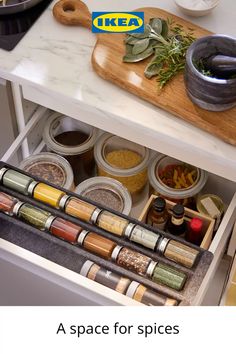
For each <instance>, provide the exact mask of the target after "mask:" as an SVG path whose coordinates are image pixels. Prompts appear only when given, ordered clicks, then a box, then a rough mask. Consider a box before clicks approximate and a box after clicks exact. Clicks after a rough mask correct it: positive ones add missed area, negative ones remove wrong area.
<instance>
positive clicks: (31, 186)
mask: <svg viewBox="0 0 236 354" xmlns="http://www.w3.org/2000/svg"><path fill="white" fill-rule="evenodd" d="M37 184H39V182H37V181H33V182H31V183H30V185H29V187H28V191H27V192H28V194H29V195H31V196H32V195H33V193H34V188H35V187H36V186H37Z"/></svg>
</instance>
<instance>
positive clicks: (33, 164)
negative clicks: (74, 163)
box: [20, 152, 74, 189]
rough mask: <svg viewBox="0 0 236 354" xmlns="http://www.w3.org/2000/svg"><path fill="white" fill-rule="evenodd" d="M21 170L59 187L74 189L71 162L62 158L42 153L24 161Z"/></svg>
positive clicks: (49, 153)
mask: <svg viewBox="0 0 236 354" xmlns="http://www.w3.org/2000/svg"><path fill="white" fill-rule="evenodd" d="M20 168H21V169H22V170H24V171H26V172H28V173H30V174H31V175H32V176H34V177H40V178H42V179H44V180H46V181H47V182H50V183H53V184H55V185H57V186H60V187H63V188H66V189H72V188H73V184H74V175H73V171H72V168H71V166H70V164H69V162H68V161H67V160H66V159H65V158H64V157H62V156H59V155H57V154H53V153H51V152H42V153H39V154H36V155H32V156H29V157H27V158H26V159H24V160H23V161H22V162H21V163H20Z"/></svg>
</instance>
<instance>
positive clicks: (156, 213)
mask: <svg viewBox="0 0 236 354" xmlns="http://www.w3.org/2000/svg"><path fill="white" fill-rule="evenodd" d="M168 218H169V215H168V212H167V210H166V201H165V199H163V198H161V197H158V198H156V199H155V200H154V202H153V204H152V206H151V208H150V210H149V212H148V216H147V223H148V225H151V226H153V227H156V228H157V229H159V230H164V228H165V226H166V223H167V220H168Z"/></svg>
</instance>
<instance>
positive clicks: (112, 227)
mask: <svg viewBox="0 0 236 354" xmlns="http://www.w3.org/2000/svg"><path fill="white" fill-rule="evenodd" d="M96 224H97V225H98V226H99V227H101V229H103V230H106V231H109V232H112V233H113V234H115V235H118V236H123V235H124V233H125V229H126V227H127V226H128V224H129V221H128V220H126V219H125V218H122V217H120V216H118V215H115V214H112V213H110V212H109V211H106V210H104V211H102V212H101V213H100V214H99V215H98V218H97V221H96Z"/></svg>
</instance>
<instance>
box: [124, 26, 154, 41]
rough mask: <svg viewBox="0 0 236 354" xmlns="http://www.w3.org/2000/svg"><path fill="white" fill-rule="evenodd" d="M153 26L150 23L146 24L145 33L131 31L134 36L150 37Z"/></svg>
mask: <svg viewBox="0 0 236 354" xmlns="http://www.w3.org/2000/svg"><path fill="white" fill-rule="evenodd" d="M151 30H152V27H151V26H150V25H149V24H146V25H145V26H144V32H143V33H129V35H130V36H132V37H134V38H139V39H144V38H148V37H149V34H150V33H151Z"/></svg>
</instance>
